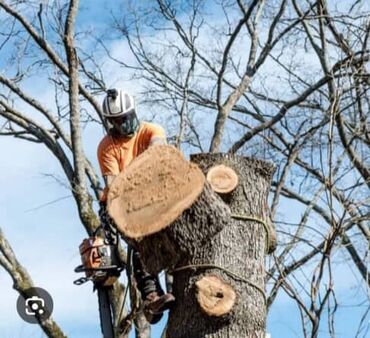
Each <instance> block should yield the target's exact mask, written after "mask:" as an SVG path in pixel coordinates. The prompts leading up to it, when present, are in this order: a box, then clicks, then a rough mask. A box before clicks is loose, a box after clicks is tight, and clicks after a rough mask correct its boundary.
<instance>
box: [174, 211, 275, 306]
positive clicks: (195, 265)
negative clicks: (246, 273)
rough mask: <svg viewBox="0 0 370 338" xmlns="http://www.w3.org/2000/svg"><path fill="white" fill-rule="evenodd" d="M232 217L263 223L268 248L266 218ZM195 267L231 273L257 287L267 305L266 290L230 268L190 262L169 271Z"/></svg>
mask: <svg viewBox="0 0 370 338" xmlns="http://www.w3.org/2000/svg"><path fill="white" fill-rule="evenodd" d="M231 217H232V218H235V219H240V220H245V221H254V222H257V223H260V224H262V225H263V228H264V229H265V232H266V250H268V246H269V243H270V238H271V231H270V228H269V226H268V224H267V223H266V222H265V221H264V220H262V219H260V218H257V217H254V216H248V215H241V214H231ZM194 268H195V269H197V268H203V269H207V268H211V269H219V270H221V271H224V272H225V273H227V274H228V275H230V276H232V277H234V278H236V279H238V280H241V281H243V282H244V283H246V284H248V285H249V286H251V287H253V288H255V289H256V290H257V291H259V292H260V294H261V295H262V297H263V300H264V302H265V305H267V298H266V294H265V291H264V290H263V289H262V288H261V287H260V286H259V285H257V284H256V283H254V282H252V281H250V280H248V279H246V278H244V277H242V276H240V275H238V274H236V273H235V272H233V271H231V270H228V269H226V268H224V267H222V266H219V265H217V264H190V265H185V266H181V267H179V268H175V269H173V270H171V271H169V273H174V272H178V271H183V270H187V269H194Z"/></svg>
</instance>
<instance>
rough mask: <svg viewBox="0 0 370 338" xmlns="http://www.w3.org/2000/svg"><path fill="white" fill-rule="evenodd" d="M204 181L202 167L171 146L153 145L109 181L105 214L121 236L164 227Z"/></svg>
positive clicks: (137, 235)
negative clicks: (108, 215)
mask: <svg viewBox="0 0 370 338" xmlns="http://www.w3.org/2000/svg"><path fill="white" fill-rule="evenodd" d="M204 183H205V179H204V175H203V173H202V171H201V170H200V169H199V168H198V167H197V166H196V165H195V164H192V163H190V162H188V161H186V160H185V159H184V158H183V156H182V154H181V153H180V152H179V151H177V150H176V149H175V148H174V147H170V146H153V147H150V148H149V149H148V150H147V151H145V152H144V153H143V154H141V155H140V156H138V157H137V158H136V159H135V160H134V161H132V163H131V164H130V165H129V166H128V167H127V169H126V170H125V171H124V172H122V173H121V174H120V175H119V176H118V177H117V178H116V179H115V180H114V182H113V183H112V186H111V188H110V190H109V194H108V209H109V214H110V215H111V216H112V218H113V219H114V221H115V223H116V224H117V227H118V230H119V231H120V232H121V233H123V234H124V235H125V237H130V238H133V239H137V238H141V237H144V236H148V235H150V234H153V233H156V232H158V231H160V230H162V229H163V228H165V227H167V226H168V225H169V224H171V223H172V222H173V221H175V220H176V219H177V218H178V217H179V216H180V215H181V214H182V212H183V211H184V210H185V209H187V208H189V207H190V206H191V205H192V204H193V203H194V201H195V200H196V199H197V198H198V196H199V195H200V193H201V192H202V190H203V187H204Z"/></svg>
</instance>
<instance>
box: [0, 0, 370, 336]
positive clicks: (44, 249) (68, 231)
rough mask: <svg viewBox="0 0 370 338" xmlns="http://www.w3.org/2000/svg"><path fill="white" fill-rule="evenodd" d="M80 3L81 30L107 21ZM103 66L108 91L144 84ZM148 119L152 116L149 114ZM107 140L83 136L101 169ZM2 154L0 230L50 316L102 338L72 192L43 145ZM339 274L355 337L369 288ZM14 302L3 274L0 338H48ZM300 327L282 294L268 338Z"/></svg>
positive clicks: (342, 321) (96, 6) (115, 44)
mask: <svg viewBox="0 0 370 338" xmlns="http://www.w3.org/2000/svg"><path fill="white" fill-rule="evenodd" d="M81 3H82V6H84V7H85V8H84V10H83V11H81V13H80V15H79V19H78V23H79V25H81V27H82V26H84V27H92V28H94V29H95V30H97V31H99V30H100V29H101V28H102V27H103V26H104V24H105V20H108V18H109V11H110V6H111V5H108V3H109V2H106V1H99V0H94V1H88V2H87V1H82V2H81ZM87 4H88V8H87ZM109 47H110V50H111V52H112V53H113V54H114V55H126V56H127V45H126V43H125V42H124V41H122V40H119V39H116V40H113V41H110V42H109ZM125 53H126V54H125ZM102 61H105V62H106V68H105V71H106V72H107V74H110V75H111V76H112V77H111V83H109V85H111V86H113V85H121V84H125V86H126V87H128V88H129V89H130V90H131V91H132V92H136V91H138V90H139V88H140V84H138V83H136V84H135V83H132V82H127V81H124V80H122V76H119V75H121V74H120V70H119V69H118V68H117V67H116V66H114V65H113V64H112V63H111V62H109V61H108V60H102ZM117 75H118V76H117ZM122 75H123V77H125V76H124V74H122ZM114 76H117V77H114ZM25 89H26V90H28V91H29V92H32V93H33V94H34V95H35V96H36V97H37V98H39V99H40V100H41V101H42V102H45V103H48V102H50V100H51V99H50V97H49V94H50V92H51V91H49V90H45V88H42V86H41V85H40V86H37V85H36V86H35V85H34V84H33V83H30V84H29V86H28V88H25ZM142 113H144V111H142ZM145 113H146V114H148V115H151V114H150V112H148V111H145ZM212 124H213V123H212ZM102 136H103V133H102V130H101V128H100V127H98V126H95V125H90V126H87V128H86V129H85V130H84V146H85V152H86V155H87V157H88V158H89V159H90V160H91V161H92V162H93V164H94V166H95V167H96V168H97V161H96V154H95V149H96V146H97V144H98V142H99V140H100V138H101V137H102ZM0 154H2V158H3V159H5V160H2V161H1V162H0V186H1V189H2V194H1V195H0V206H1V207H0V220H1V221H0V222H1V223H0V226H1V227H2V229H3V231H4V232H5V235H6V236H7V239H8V240H9V242H10V244H11V245H12V247H13V249H14V251H15V253H16V255H17V257H18V259H19V261H20V262H21V264H23V265H24V266H25V267H26V268H27V270H28V272H29V273H30V275H31V277H32V278H33V280H34V282H35V285H36V286H39V287H43V288H45V289H46V290H48V291H49V292H50V294H51V295H52V297H53V299H54V313H53V317H54V319H55V320H56V321H57V323H58V324H59V325H60V326H61V327H62V329H63V331H64V332H65V333H66V334H67V336H68V337H71V338H95V337H96V338H97V337H100V336H101V335H100V329H99V318H98V310H97V297H96V295H95V294H93V292H92V285H90V284H85V285H83V286H80V287H77V286H74V285H73V280H74V279H76V278H77V277H78V276H77V275H76V274H75V273H74V272H73V270H74V268H75V266H77V265H78V264H80V257H79V253H78V245H79V244H80V242H81V240H82V239H83V238H84V237H85V236H86V234H85V232H84V230H83V228H82V226H81V224H80V222H79V219H78V215H77V211H76V205H75V203H74V201H73V199H72V197H71V194H70V192H69V190H68V189H67V188H66V187H64V186H63V185H62V184H60V182H58V181H57V180H56V179H55V177H57V178H62V179H63V180H64V178H63V173H62V171H61V169H60V167H59V165H58V163H57V162H56V161H55V160H54V158H53V156H52V155H51V153H50V152H49V151H48V150H47V149H46V148H45V147H44V146H42V145H37V144H33V143H32V144H31V143H28V142H25V141H22V140H16V139H12V138H5V137H1V138H0ZM282 204H283V205H285V207H283V209H282V210H281V212H283V213H284V215H285V218H286V219H289V220H292V219H295V218H298V217H300V211H299V210H296V211H293V210H291V208H289V202H287V201H285V202H284V201H283V202H282ZM341 255H342V254H341V253H338V254H337V257H336V258H337V259H338V260H342V261H343V262H344V261H345V260H344V258H345V257H342V256H341ZM334 273H335V274H336V275H337V276H338V277H337V278H336V281H337V282H336V283H338V284H339V285H338V284H337V298H338V299H339V300H340V305H341V306H342V307H341V308H340V310H338V313H337V319H338V320H337V327H336V329H337V337H339V338H347V337H352V336H353V334H354V330H355V329H356V328H357V326H358V324H359V321H360V319H361V316H362V314H363V313H364V311H365V309H366V308H367V306H368V303H366V300H368V297H369V295H368V290H366V289H365V288H359V287H358V285H359V283H358V280H359V276H358V274H357V272H356V271H352V270H351V268H350V267H349V266H348V265H347V264H346V263H345V262H344V263H343V264H341V265H338V266H336V268H335V270H334ZM17 296H18V295H17V293H16V292H15V291H14V290H13V289H12V282H11V279H10V277H9V276H8V275H7V273H6V271H5V270H3V269H2V268H0V299H1V301H0V338H17V337H20V338H36V337H37V338H38V337H43V336H44V335H43V333H42V331H41V330H40V329H39V328H38V327H37V326H36V325H30V324H27V323H25V322H23V321H22V320H21V318H20V317H19V316H18V315H17V313H16V308H15V306H16V299H17ZM364 301H365V303H364V304H362V305H361V302H364ZM359 304H360V305H359ZM367 320H368V319H367ZM300 322H301V319H300V316H299V312H298V310H297V307H296V305H295V302H294V301H293V300H291V299H290V298H289V297H288V296H287V295H285V294H283V293H280V294H279V296H278V298H277V299H276V301H275V303H274V305H273V307H272V309H271V311H270V314H269V317H268V332H269V333H270V334H271V337H273V338H275V337H279V338H280V337H283V338H291V337H292V338H293V337H302V336H303V335H302V330H301V324H300ZM164 323H165V320H163V321H162V322H161V323H160V324H158V325H156V326H154V327H153V335H152V337H153V338H157V337H159V336H160V333H161V332H162V329H163V326H164ZM329 336H330V335H329V333H328V332H326V331H321V332H320V334H319V337H320V338H326V337H329ZM360 337H361V336H360Z"/></svg>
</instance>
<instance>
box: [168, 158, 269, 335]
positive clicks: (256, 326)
mask: <svg viewBox="0 0 370 338" xmlns="http://www.w3.org/2000/svg"><path fill="white" fill-rule="evenodd" d="M191 160H192V161H194V162H195V163H197V164H198V165H199V166H200V168H201V169H202V171H203V172H204V173H205V174H206V175H207V173H208V171H209V169H210V168H212V167H214V166H215V165H221V164H222V165H225V166H227V167H230V168H232V169H233V170H234V171H235V173H236V175H237V176H238V184H237V186H236V188H235V190H233V191H231V192H230V193H229V194H227V195H224V194H222V195H221V197H222V198H223V199H224V201H225V203H226V204H227V205H228V206H229V207H230V209H231V212H232V213H233V214H237V215H247V216H254V217H257V218H259V219H263V220H268V218H269V210H268V204H267V197H268V193H269V189H270V182H271V178H272V175H273V172H274V167H273V165H272V164H269V163H266V162H264V161H259V160H254V159H249V158H243V157H239V156H236V155H231V154H197V155H193V156H191ZM193 222H197V220H196V219H193ZM265 251H266V231H265V229H264V227H263V226H262V225H261V224H260V223H259V222H256V221H246V220H241V219H237V218H233V217H230V219H229V224H228V226H225V227H224V228H223V229H222V230H221V231H220V232H217V234H216V235H215V236H214V237H213V238H212V239H210V240H209V242H208V243H207V245H204V246H203V247H201V248H198V249H197V250H195V251H194V253H193V255H192V257H191V260H190V262H189V263H188V266H185V267H178V268H177V269H175V270H174V272H173V274H174V283H173V293H174V295H175V297H176V300H177V303H176V306H175V307H174V309H172V310H171V311H170V314H169V319H168V324H167V330H166V337H167V338H188V337H192V338H205V337H207V338H225V337H243V338H249V337H251V338H252V337H253V338H255V337H263V338H264V337H265V325H266V304H265V297H264V288H265V284H264V278H265V268H264V257H265ZM209 275H212V276H217V278H219V279H220V280H223V281H224V283H225V284H227V285H229V286H230V287H231V288H232V290H233V291H234V292H235V293H236V301H235V303H234V304H233V305H232V307H231V309H230V310H228V311H226V312H225V313H224V314H223V315H221V316H214V315H210V314H208V313H207V311H204V308H203V307H202V306H200V305H199V301H198V294H199V283H200V282H201V281H202V280H204V278H205V276H209ZM197 285H198V286H197Z"/></svg>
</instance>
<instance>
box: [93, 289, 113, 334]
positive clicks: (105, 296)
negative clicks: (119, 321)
mask: <svg viewBox="0 0 370 338" xmlns="http://www.w3.org/2000/svg"><path fill="white" fill-rule="evenodd" d="M96 290H97V292H98V300H99V316H100V327H101V332H102V334H103V337H104V338H114V329H113V324H112V323H113V320H112V312H111V308H110V303H109V291H110V290H112V287H99V286H97V287H96Z"/></svg>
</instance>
